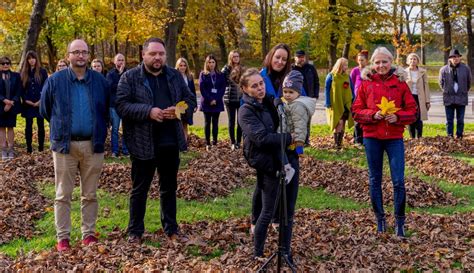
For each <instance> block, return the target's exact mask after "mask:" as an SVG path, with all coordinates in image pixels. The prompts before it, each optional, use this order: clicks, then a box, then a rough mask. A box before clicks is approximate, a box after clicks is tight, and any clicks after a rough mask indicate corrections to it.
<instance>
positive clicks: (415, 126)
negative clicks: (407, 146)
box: [408, 95, 423, 138]
mask: <svg viewBox="0 0 474 273" xmlns="http://www.w3.org/2000/svg"><path fill="white" fill-rule="evenodd" d="M413 98H414V99H415V101H416V105H417V106H418V110H417V111H416V121H415V122H413V123H412V124H410V126H409V128H408V129H409V132H410V137H411V138H420V137H422V136H423V121H422V120H421V112H420V100H419V99H418V95H413Z"/></svg>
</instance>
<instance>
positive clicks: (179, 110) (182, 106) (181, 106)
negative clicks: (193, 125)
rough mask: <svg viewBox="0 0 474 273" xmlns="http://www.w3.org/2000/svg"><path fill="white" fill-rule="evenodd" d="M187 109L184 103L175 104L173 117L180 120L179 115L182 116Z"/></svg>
mask: <svg viewBox="0 0 474 273" xmlns="http://www.w3.org/2000/svg"><path fill="white" fill-rule="evenodd" d="M186 109H188V104H187V103H186V102H185V101H180V102H178V103H177V104H176V109H175V110H174V111H175V112H174V113H175V115H176V117H177V118H178V119H181V114H184V113H185V112H186Z"/></svg>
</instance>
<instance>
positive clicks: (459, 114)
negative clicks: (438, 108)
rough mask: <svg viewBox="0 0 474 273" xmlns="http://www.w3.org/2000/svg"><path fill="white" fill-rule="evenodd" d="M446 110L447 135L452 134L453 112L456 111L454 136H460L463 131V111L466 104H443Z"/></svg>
mask: <svg viewBox="0 0 474 273" xmlns="http://www.w3.org/2000/svg"><path fill="white" fill-rule="evenodd" d="M444 110H445V111H446V131H447V133H448V136H451V137H452V136H453V131H454V114H455V113H456V136H457V137H462V135H463V133H464V113H465V112H466V105H457V104H451V105H448V106H444Z"/></svg>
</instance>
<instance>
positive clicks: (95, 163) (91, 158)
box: [40, 40, 109, 251]
mask: <svg viewBox="0 0 474 273" xmlns="http://www.w3.org/2000/svg"><path fill="white" fill-rule="evenodd" d="M67 51H68V53H67V55H68V60H69V62H70V63H71V65H70V67H69V68H67V69H64V70H61V71H58V72H56V73H54V74H53V75H52V76H51V77H50V78H48V80H47V81H46V82H45V84H44V86H43V92H42V94H41V104H40V113H41V115H42V116H43V117H44V118H45V119H46V120H47V121H48V122H49V126H50V141H51V150H52V151H53V163H54V176H55V184H56V198H55V200H54V218H55V225H56V236H57V239H58V244H57V246H56V247H57V249H58V251H65V250H68V249H69V248H70V244H69V240H70V233H71V216H70V214H71V213H70V211H71V199H72V192H73V189H74V182H75V177H76V173H77V171H78V170H79V174H80V177H81V179H80V187H81V216H82V225H81V231H82V243H83V245H89V244H91V243H95V242H97V241H98V239H97V238H96V237H95V225H96V220H97V211H98V203H97V195H96V191H97V182H98V181H99V177H100V172H101V169H102V163H103V161H104V142H105V138H106V136H107V126H106V125H107V121H108V119H109V88H108V84H107V81H106V80H105V78H104V77H103V76H102V75H101V74H99V73H98V72H95V71H92V70H90V69H88V68H87V63H88V59H89V48H88V46H87V44H86V42H85V41H83V40H74V41H72V42H71V43H70V44H69V45H68V47H67Z"/></svg>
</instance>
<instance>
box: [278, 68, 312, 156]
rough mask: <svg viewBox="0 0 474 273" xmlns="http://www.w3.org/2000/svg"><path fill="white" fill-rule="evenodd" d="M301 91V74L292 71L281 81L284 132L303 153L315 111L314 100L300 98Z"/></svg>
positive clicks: (299, 151) (297, 149)
mask: <svg viewBox="0 0 474 273" xmlns="http://www.w3.org/2000/svg"><path fill="white" fill-rule="evenodd" d="M302 89H303V74H301V73H300V72H299V71H296V70H292V71H290V73H288V75H286V77H285V79H284V80H283V98H284V99H285V101H286V103H285V114H286V119H287V126H288V128H286V130H285V128H283V130H284V131H286V132H290V133H291V135H292V136H293V141H294V144H295V149H296V152H297V153H298V154H302V153H303V146H304V143H305V140H306V137H307V136H308V132H309V130H308V128H309V126H311V117H312V116H313V114H314V111H315V110H316V99H314V98H310V97H306V96H301V90H302Z"/></svg>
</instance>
